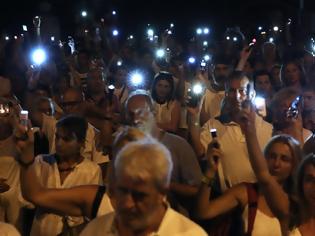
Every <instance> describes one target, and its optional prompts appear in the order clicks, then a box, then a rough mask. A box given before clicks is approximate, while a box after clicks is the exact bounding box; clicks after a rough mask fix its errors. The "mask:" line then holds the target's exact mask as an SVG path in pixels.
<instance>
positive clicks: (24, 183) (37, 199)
mask: <svg viewBox="0 0 315 236" xmlns="http://www.w3.org/2000/svg"><path fill="white" fill-rule="evenodd" d="M16 136H17V137H20V136H21V135H20V134H19V135H17V134H16ZM17 146H18V148H19V149H20V159H19V162H20V164H21V169H20V181H21V190H22V194H23V197H25V199H26V200H28V201H30V202H32V203H34V204H35V205H36V206H39V207H42V208H46V209H50V210H51V211H53V212H56V213H57V214H61V215H63V214H65V215H72V216H82V215H84V216H87V217H91V215H92V206H93V201H94V199H95V196H96V193H97V190H98V186H97V185H91V186H79V187H74V188H70V189H47V188H44V187H43V186H41V184H40V183H39V181H38V178H37V176H36V173H35V168H34V164H33V162H34V143H33V133H32V131H31V130H30V131H29V132H28V139H27V140H25V139H24V140H21V139H20V138H17Z"/></svg>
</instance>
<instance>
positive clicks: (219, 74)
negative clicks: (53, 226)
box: [214, 64, 230, 85]
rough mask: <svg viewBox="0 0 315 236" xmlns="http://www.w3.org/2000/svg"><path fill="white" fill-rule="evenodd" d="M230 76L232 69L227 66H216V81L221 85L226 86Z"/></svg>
mask: <svg viewBox="0 0 315 236" xmlns="http://www.w3.org/2000/svg"><path fill="white" fill-rule="evenodd" d="M229 74H230V67H229V66H228V65H225V64H216V65H215V68H214V79H215V82H216V83H217V84H219V85H224V83H225V82H226V81H227V79H228V76H229Z"/></svg>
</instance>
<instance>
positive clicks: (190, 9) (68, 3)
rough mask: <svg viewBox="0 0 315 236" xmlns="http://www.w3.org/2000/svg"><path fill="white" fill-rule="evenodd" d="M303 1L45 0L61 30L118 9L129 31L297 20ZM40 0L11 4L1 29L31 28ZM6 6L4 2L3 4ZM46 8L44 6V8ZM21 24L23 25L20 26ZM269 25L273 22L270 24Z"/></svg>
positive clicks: (313, 6) (309, 1)
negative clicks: (83, 17) (142, 26)
mask: <svg viewBox="0 0 315 236" xmlns="http://www.w3.org/2000/svg"><path fill="white" fill-rule="evenodd" d="M299 1H300V0H251V1H250V0H193V1H189V0H181V1H179V0H168V1H166V0H159V1H156V0H152V1H149V0H148V1H144V0H143V1H139V0H86V1H84V0H46V2H49V3H50V4H51V7H50V13H51V14H53V15H56V16H58V17H61V18H60V19H61V21H62V27H63V28H68V27H71V25H72V23H74V22H75V19H76V17H78V15H79V12H80V10H81V9H87V10H88V11H89V12H93V13H94V14H95V16H97V17H101V16H104V15H105V14H106V13H108V12H110V11H111V9H117V11H118V13H119V20H120V22H123V24H124V25H126V26H127V27H132V26H134V25H138V24H139V23H142V22H143V23H144V22H145V23H149V22H150V23H165V24H166V22H171V21H172V22H175V24H176V23H178V24H181V25H184V26H185V25H189V26H195V25H198V24H199V23H202V22H207V23H209V24H211V25H222V26H223V27H226V26H233V25H235V24H240V25H246V24H252V23H253V22H257V23H260V22H262V23H263V22H268V20H270V19H271V18H270V15H272V16H275V15H277V14H276V13H274V12H276V11H278V12H281V13H282V14H283V16H284V17H288V16H290V17H296V15H297V12H298V7H299ZM304 1H305V9H307V10H305V12H306V13H307V14H309V13H311V12H312V10H314V9H315V3H312V2H313V0H304ZM43 2H44V1H39V0H11V1H8V2H7V4H5V5H4V6H3V7H2V8H1V10H2V14H1V16H0V17H1V21H0V28H1V29H4V28H6V30H8V29H14V28H15V27H17V25H18V24H22V22H23V23H24V22H25V23H28V24H31V21H32V16H34V15H36V14H42V13H40V12H41V11H42V10H40V3H43ZM2 3H3V2H2ZM42 5H43V4H42ZM20 22H21V23H20ZM268 23H270V22H268Z"/></svg>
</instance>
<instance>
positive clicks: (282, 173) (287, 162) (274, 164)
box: [266, 143, 293, 183]
mask: <svg viewBox="0 0 315 236" xmlns="http://www.w3.org/2000/svg"><path fill="white" fill-rule="evenodd" d="M266 160H267V165H268V168H269V172H270V174H271V175H272V176H274V177H275V178H276V179H277V181H278V182H280V183H282V182H284V181H285V180H286V179H287V178H288V177H289V176H290V174H291V172H292V168H293V165H292V163H293V156H292V153H291V150H290V148H289V146H288V145H287V144H284V143H274V144H273V145H272V147H271V148H270V150H269V152H268V153H267V156H266Z"/></svg>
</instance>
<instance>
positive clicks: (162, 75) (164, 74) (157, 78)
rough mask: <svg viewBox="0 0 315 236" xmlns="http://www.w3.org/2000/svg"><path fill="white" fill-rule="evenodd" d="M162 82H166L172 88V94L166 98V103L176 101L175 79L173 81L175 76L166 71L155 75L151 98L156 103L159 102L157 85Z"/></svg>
mask: <svg viewBox="0 0 315 236" xmlns="http://www.w3.org/2000/svg"><path fill="white" fill-rule="evenodd" d="M161 80H165V81H167V82H168V83H169V84H170V87H171V91H170V93H169V94H168V95H167V97H166V101H167V102H170V101H172V100H174V94H175V86H174V79H173V75H172V74H171V73H168V72H166V71H161V72H159V73H158V74H156V75H155V77H154V81H153V84H152V88H151V97H152V99H153V100H154V101H157V100H158V97H157V93H156V88H155V87H156V84H157V83H158V82H159V81H161Z"/></svg>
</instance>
